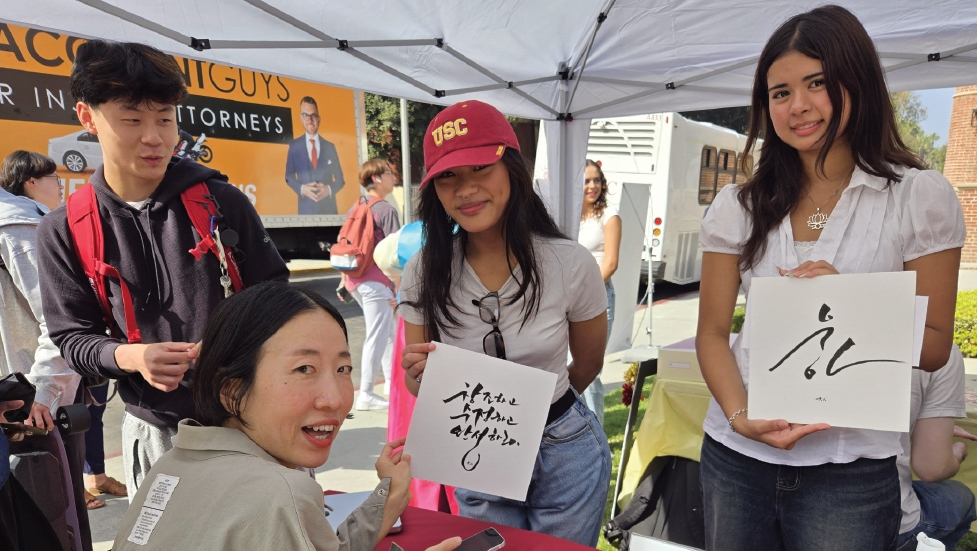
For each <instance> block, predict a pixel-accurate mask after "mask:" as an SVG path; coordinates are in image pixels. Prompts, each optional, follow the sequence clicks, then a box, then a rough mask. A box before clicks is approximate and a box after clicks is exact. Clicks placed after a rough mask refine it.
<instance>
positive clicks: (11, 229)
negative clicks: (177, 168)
mask: <svg viewBox="0 0 977 551" xmlns="http://www.w3.org/2000/svg"><path fill="white" fill-rule="evenodd" d="M56 169H57V165H56V164H55V163H54V161H53V160H52V159H51V158H50V157H47V156H45V155H42V154H40V153H34V152H31V151H23V150H20V151H14V152H13V153H11V154H10V155H8V156H7V158H6V159H4V161H3V165H2V166H0V188H2V189H0V303H2V304H3V314H2V315H0V376H3V375H8V374H10V373H12V372H15V371H17V372H21V373H24V374H25V375H26V376H27V379H28V380H29V381H30V382H31V383H32V384H34V385H35V386H36V387H37V393H36V394H35V396H34V404H33V405H32V406H31V414H30V417H29V418H28V419H27V421H26V422H25V423H26V424H28V425H33V426H36V427H41V428H43V429H46V430H50V431H52V432H51V433H50V434H48V435H46V436H40V435H33V436H30V437H29V438H25V439H24V440H23V441H21V442H18V443H14V444H12V445H11V450H10V453H29V452H34V451H46V452H49V453H51V455H53V456H54V457H56V458H58V459H59V460H62V458H64V459H63V460H64V461H66V462H67V471H66V476H65V478H64V480H63V485H64V487H65V488H66V489H67V490H69V510H68V512H67V517H68V520H69V525H72V526H75V527H77V528H78V533H77V538H78V540H77V541H78V542H79V543H78V544H79V545H81V546H82V548H84V549H91V546H92V542H91V530H90V528H89V524H88V512H87V510H86V503H87V502H86V497H87V496H86V495H85V494H86V492H85V486H84V480H83V479H82V467H83V465H84V462H85V437H84V435H82V434H74V435H71V436H68V437H66V438H64V440H63V443H62V438H61V435H60V433H58V431H57V430H56V427H55V425H54V419H53V418H52V412H53V411H56V410H57V408H58V406H59V405H68V404H73V403H76V402H80V401H81V400H82V393H83V392H84V389H83V388H82V385H81V377H80V376H79V375H78V374H77V373H75V372H74V371H72V370H71V368H70V367H68V364H67V363H66V362H65V361H64V359H63V358H62V357H61V353H60V351H59V350H58V347H57V346H55V345H54V343H53V342H52V341H51V336H50V333H49V331H48V325H47V323H45V318H44V311H43V307H42V300H41V288H40V285H41V281H40V280H41V278H40V272H39V270H38V238H37V226H38V224H40V222H41V220H42V218H43V217H44V216H45V215H46V214H47V213H49V212H50V211H51V209H56V208H58V206H59V205H61V201H62V200H63V198H64V187H63V185H62V184H61V180H60V179H59V178H58V175H57V174H56V173H55V171H56ZM4 459H6V456H4Z"/></svg>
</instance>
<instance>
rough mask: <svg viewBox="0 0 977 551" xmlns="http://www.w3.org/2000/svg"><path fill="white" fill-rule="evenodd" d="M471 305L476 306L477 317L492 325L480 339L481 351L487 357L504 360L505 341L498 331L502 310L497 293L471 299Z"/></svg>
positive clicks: (500, 300)
mask: <svg viewBox="0 0 977 551" xmlns="http://www.w3.org/2000/svg"><path fill="white" fill-rule="evenodd" d="M472 304H474V305H475V306H478V317H480V318H482V321H484V322H485V323H488V324H491V325H492V330H491V331H489V332H488V334H486V335H485V336H484V337H482V351H483V352H485V354H487V355H489V356H493V357H495V358H499V359H500V360H504V359H505V340H503V339H502V331H500V330H499V311H500V310H501V309H502V299H501V298H499V293H497V292H495V291H493V292H491V293H489V294H487V295H485V296H484V297H482V298H480V299H477V300H476V299H472Z"/></svg>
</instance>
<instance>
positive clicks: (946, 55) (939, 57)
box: [879, 44, 977, 73]
mask: <svg viewBox="0 0 977 551" xmlns="http://www.w3.org/2000/svg"><path fill="white" fill-rule="evenodd" d="M973 50H977V44H968V45H967V46H961V47H959V48H954V49H952V50H947V51H946V52H937V53H935V54H926V55H921V54H920V55H913V54H891V55H890V57H897V58H898V57H901V56H902V55H904V56H906V57H907V58H908V56H910V55H912V56H913V57H912V58H911V59H910V61H904V62H902V63H897V64H895V65H890V66H889V67H883V68H882V71H884V72H886V73H891V72H893V71H898V70H899V69H905V68H906V67H912V66H914V65H921V64H923V63H928V62H930V61H974V62H977V58H965V57H953V56H955V55H957V54H962V53H965V52H970V51H973ZM879 56H882V54H879Z"/></svg>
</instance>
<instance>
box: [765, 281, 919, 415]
mask: <svg viewBox="0 0 977 551" xmlns="http://www.w3.org/2000/svg"><path fill="white" fill-rule="evenodd" d="M915 292H916V273H915V272H885V273H873V274H846V275H831V276H821V277H814V278H811V279H795V278H786V277H769V278H767V277H765V278H754V279H753V281H752V283H751V287H750V306H749V307H750V316H749V317H750V324H751V326H750V334H751V341H752V343H751V345H750V351H749V354H750V373H749V389H748V390H749V400H748V404H749V411H750V413H749V415H750V417H751V418H753V419H786V420H787V421H789V422H791V423H828V424H830V425H831V426H834V427H850V428H861V429H876V430H887V431H898V432H906V431H908V430H909V401H910V385H911V383H912V371H911V369H912V363H913V337H914V329H913V325H914V321H915V317H916V314H915V311H916V298H915Z"/></svg>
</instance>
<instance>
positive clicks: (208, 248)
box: [76, 182, 244, 292]
mask: <svg viewBox="0 0 977 551" xmlns="http://www.w3.org/2000/svg"><path fill="white" fill-rule="evenodd" d="M76 193H77V192H76ZM180 199H182V200H183V206H184V207H185V208H186V209H187V215H189V216H190V221H191V222H193V227H194V228H195V229H196V230H197V233H198V234H200V242H199V243H197V246H196V247H195V248H193V249H190V254H192V255H193V256H194V257H196V259H197V260H200V258H201V257H202V256H203V255H205V254H207V253H208V252H211V253H214V256H216V257H217V259H218V260H221V252H220V250H219V249H218V248H217V241H216V240H215V239H214V236H213V230H212V228H211V220H212V218H220V217H221V215H220V209H219V208H218V207H217V203H216V201H215V200H214V196H213V195H211V194H210V189H209V188H207V184H206V183H204V182H199V183H196V184H194V185H192V186H190V187H188V188H187V189H185V190H183V193H181V194H180ZM224 257H225V258H226V259H227V275H228V276H230V278H231V284H232V285H233V286H234V292H238V291H240V290H241V289H244V281H243V280H242V279H241V272H240V270H238V267H237V262H235V261H234V254H233V252H232V250H231V247H228V246H226V245H225V246H224Z"/></svg>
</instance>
